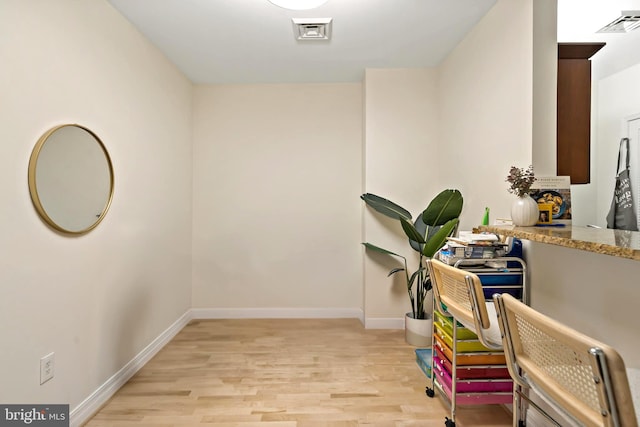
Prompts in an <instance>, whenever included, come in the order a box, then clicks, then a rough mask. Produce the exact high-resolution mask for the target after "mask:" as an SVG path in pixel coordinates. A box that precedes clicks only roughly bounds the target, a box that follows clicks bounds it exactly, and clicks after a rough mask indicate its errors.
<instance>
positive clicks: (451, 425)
mask: <svg viewBox="0 0 640 427" xmlns="http://www.w3.org/2000/svg"><path fill="white" fill-rule="evenodd" d="M444 425H445V426H446V427H456V423H455V421H451V420H450V419H449V418H447V417H445V418H444Z"/></svg>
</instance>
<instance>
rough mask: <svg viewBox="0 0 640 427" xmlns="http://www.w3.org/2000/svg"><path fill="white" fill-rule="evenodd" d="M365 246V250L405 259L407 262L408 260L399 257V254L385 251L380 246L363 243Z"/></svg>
mask: <svg viewBox="0 0 640 427" xmlns="http://www.w3.org/2000/svg"><path fill="white" fill-rule="evenodd" d="M363 245H364V247H365V248H367V249H371V250H372V251H375V252H380V253H383V254H387V255H393V256H397V257H400V258H402V259H404V260H405V261H406V258H405V257H403V256H402V255H399V254H397V253H395V252H391V251H388V250H386V249H383V248H381V247H379V246H376V245H372V244H371V243H363Z"/></svg>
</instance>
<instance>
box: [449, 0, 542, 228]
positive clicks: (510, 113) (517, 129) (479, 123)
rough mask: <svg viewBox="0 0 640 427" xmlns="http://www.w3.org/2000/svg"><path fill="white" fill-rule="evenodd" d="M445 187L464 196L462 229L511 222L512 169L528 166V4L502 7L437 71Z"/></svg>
mask: <svg viewBox="0 0 640 427" xmlns="http://www.w3.org/2000/svg"><path fill="white" fill-rule="evenodd" d="M438 72H439V81H438V87H439V90H440V95H439V110H440V122H441V123H442V126H441V130H440V138H439V144H440V147H441V154H440V157H439V162H440V164H441V165H442V173H443V176H446V179H445V180H444V181H443V183H442V184H443V185H445V186H447V187H455V188H458V189H460V191H461V192H462V194H463V196H464V203H465V204H464V210H463V212H462V216H461V223H460V228H461V230H470V229H471V228H472V227H474V226H476V225H478V224H480V221H481V219H482V215H483V212H484V208H485V206H487V207H489V208H490V210H491V218H490V220H491V221H493V220H495V219H496V218H510V206H511V203H512V201H513V197H514V196H513V195H511V194H509V193H508V192H507V184H506V183H505V178H506V176H507V174H508V171H509V167H510V166H512V165H513V166H518V167H526V166H528V165H529V164H531V162H532V126H533V125H532V120H533V107H532V105H533V7H532V0H509V1H506V0H500V1H498V2H497V3H496V5H495V6H494V7H493V8H492V9H491V10H490V11H489V13H488V14H487V15H486V16H485V17H484V18H483V19H482V20H481V21H480V22H479V23H478V25H476V27H474V28H473V30H471V32H470V33H469V34H468V35H467V37H466V38H465V39H464V40H463V41H462V42H461V43H460V44H459V45H458V46H457V47H456V49H455V50H454V51H453V52H452V53H451V54H450V55H449V56H448V57H447V59H446V60H445V61H444V63H443V64H442V65H441V66H440V67H439V69H438Z"/></svg>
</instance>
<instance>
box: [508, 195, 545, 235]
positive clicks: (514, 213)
mask: <svg viewBox="0 0 640 427" xmlns="http://www.w3.org/2000/svg"><path fill="white" fill-rule="evenodd" d="M538 215H539V211H538V203H537V202H536V201H535V200H533V199H532V198H531V196H529V195H528V194H525V195H524V196H522V197H518V198H517V199H516V200H515V201H514V202H513V203H512V204H511V219H512V220H513V225H518V226H521V227H528V226H531V225H535V224H536V222H538Z"/></svg>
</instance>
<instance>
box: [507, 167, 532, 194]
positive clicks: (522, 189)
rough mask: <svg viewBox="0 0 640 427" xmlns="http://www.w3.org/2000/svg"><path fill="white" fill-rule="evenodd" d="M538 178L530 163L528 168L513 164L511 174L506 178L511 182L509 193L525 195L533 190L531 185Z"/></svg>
mask: <svg viewBox="0 0 640 427" xmlns="http://www.w3.org/2000/svg"><path fill="white" fill-rule="evenodd" d="M535 180H536V177H535V176H534V174H533V165H530V166H529V167H528V168H527V169H524V168H517V167H515V166H511V169H509V175H508V176H507V179H506V180H505V181H506V182H508V183H509V184H510V186H509V189H508V190H509V193H513V194H515V195H516V196H518V197H523V196H524V195H525V194H529V193H530V192H531V185H532V184H533V183H534V181H535Z"/></svg>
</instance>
